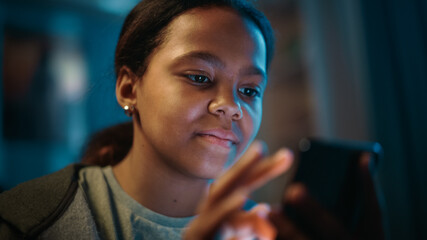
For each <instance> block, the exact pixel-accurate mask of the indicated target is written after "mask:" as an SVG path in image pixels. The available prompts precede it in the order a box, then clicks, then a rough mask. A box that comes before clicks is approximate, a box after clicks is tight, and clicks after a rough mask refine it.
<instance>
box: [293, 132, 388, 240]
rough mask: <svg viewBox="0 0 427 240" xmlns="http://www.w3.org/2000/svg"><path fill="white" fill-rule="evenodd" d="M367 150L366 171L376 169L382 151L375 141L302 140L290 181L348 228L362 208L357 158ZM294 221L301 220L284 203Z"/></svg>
mask: <svg viewBox="0 0 427 240" xmlns="http://www.w3.org/2000/svg"><path fill="white" fill-rule="evenodd" d="M364 152H369V153H371V154H370V155H371V158H372V159H371V161H370V166H369V168H370V172H371V174H373V173H375V172H376V169H377V167H378V163H379V161H380V159H381V158H382V156H383V150H382V147H381V145H380V144H379V143H377V142H358V141H339V140H335V141H326V140H320V139H302V140H301V141H300V143H299V156H298V158H299V161H298V166H297V170H296V174H295V177H294V180H293V181H294V182H300V183H303V184H304V185H305V186H306V188H307V189H308V192H309V194H310V196H312V197H313V198H314V199H315V200H317V202H318V203H320V205H322V206H323V207H324V208H325V209H326V210H328V211H329V212H330V213H331V214H333V215H335V217H336V218H337V219H338V220H339V221H341V222H342V223H343V224H344V225H345V227H346V228H347V229H348V230H349V231H350V232H352V231H354V228H355V226H356V224H357V222H358V220H359V217H360V213H361V210H362V208H363V205H362V198H363V189H362V187H363V186H362V182H361V179H360V177H359V174H358V171H359V164H358V160H359V158H360V156H361V154H362V153H364ZM285 211H286V214H287V215H288V216H289V217H290V218H292V219H293V220H294V221H296V222H297V224H298V222H299V221H301V219H299V218H298V216H296V215H297V214H296V213H295V212H294V211H293V210H292V209H288V208H286V206H285Z"/></svg>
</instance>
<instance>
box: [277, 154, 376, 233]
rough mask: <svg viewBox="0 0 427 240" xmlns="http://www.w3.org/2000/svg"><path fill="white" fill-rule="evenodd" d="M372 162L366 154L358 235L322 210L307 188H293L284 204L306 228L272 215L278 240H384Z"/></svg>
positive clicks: (361, 167)
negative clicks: (371, 169) (294, 212)
mask: <svg viewBox="0 0 427 240" xmlns="http://www.w3.org/2000/svg"><path fill="white" fill-rule="evenodd" d="M369 161H370V155H369V154H363V155H362V157H361V158H360V161H359V172H358V173H359V177H360V179H361V181H362V188H363V199H362V205H363V210H362V213H361V216H360V220H359V221H358V222H357V225H356V228H355V231H354V232H350V231H349V230H348V229H346V228H345V227H344V226H343V224H342V223H341V222H340V221H339V220H338V219H336V218H335V217H334V216H333V215H331V214H330V213H329V212H328V211H326V210H325V209H324V208H322V206H320V205H319V204H318V203H317V202H316V201H315V200H314V199H313V198H312V197H311V196H310V194H309V192H308V191H307V189H306V188H305V187H304V185H302V184H293V185H291V186H290V187H289V188H288V190H287V191H286V193H285V196H284V202H285V203H286V204H287V205H288V206H290V207H292V209H294V210H295V211H296V212H297V214H298V216H299V217H300V218H301V220H302V221H303V223H304V225H303V227H302V226H301V225H298V226H297V225H296V224H295V223H293V222H292V221H291V220H290V219H289V218H288V217H287V216H286V215H284V214H282V211H281V210H276V211H274V212H273V213H271V214H270V219H271V221H272V222H273V224H274V225H275V226H276V228H277V229H278V239H384V234H383V231H382V225H381V213H380V207H379V204H378V201H377V198H376V194H375V190H374V184H373V181H372V178H371V175H370V173H369Z"/></svg>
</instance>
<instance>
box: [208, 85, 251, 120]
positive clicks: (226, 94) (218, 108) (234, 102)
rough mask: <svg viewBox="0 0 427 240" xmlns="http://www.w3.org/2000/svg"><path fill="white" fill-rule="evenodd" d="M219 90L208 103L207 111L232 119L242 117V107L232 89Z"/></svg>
mask: <svg viewBox="0 0 427 240" xmlns="http://www.w3.org/2000/svg"><path fill="white" fill-rule="evenodd" d="M219 92H220V94H217V96H216V98H215V99H213V100H212V101H211V102H210V103H209V106H208V110H209V112H210V113H212V114H214V115H217V116H222V117H228V118H231V120H233V121H237V120H240V119H242V117H243V112H242V108H241V106H240V103H239V99H238V96H236V94H235V93H234V91H230V90H222V91H219Z"/></svg>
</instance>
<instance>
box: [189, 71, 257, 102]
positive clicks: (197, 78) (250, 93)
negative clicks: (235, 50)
mask: <svg viewBox="0 0 427 240" xmlns="http://www.w3.org/2000/svg"><path fill="white" fill-rule="evenodd" d="M186 77H187V78H188V79H190V80H191V81H192V82H194V84H196V85H207V84H210V83H212V80H211V79H210V78H209V77H207V76H205V75H201V74H188V75H186ZM238 91H239V93H241V94H243V95H244V96H245V97H248V98H255V97H260V96H261V92H260V91H259V90H257V89H256V88H251V87H242V88H239V89H238Z"/></svg>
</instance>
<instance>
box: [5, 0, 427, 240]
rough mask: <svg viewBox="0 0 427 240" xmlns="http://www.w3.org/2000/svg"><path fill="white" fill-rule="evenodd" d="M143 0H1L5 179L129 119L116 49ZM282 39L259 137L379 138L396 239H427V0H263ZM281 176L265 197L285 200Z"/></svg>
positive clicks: (272, 141) (272, 144) (56, 159)
mask: <svg viewBox="0 0 427 240" xmlns="http://www.w3.org/2000/svg"><path fill="white" fill-rule="evenodd" d="M137 2H138V1H137V0H56V1H53V0H32V1H30V0H1V1H0V46H1V48H0V66H1V68H0V73H1V74H0V82H1V84H0V187H1V188H2V189H3V190H7V189H9V188H11V187H13V186H15V185H17V184H19V183H21V182H23V181H26V180H29V179H32V178H35V177H38V176H41V175H44V174H47V173H51V172H53V171H56V170H58V169H60V168H62V167H64V166H66V165H68V164H71V163H74V162H78V161H79V158H80V157H81V148H82V146H84V144H85V141H86V139H87V137H88V136H90V135H91V134H93V133H94V132H96V131H98V130H100V129H102V128H104V127H107V126H110V125H113V124H117V123H119V122H123V121H126V120H129V119H128V118H127V117H126V116H125V115H124V114H123V111H122V109H121V108H120V107H119V106H118V104H117V103H116V100H115V93H114V86H115V76H114V65H113V61H114V59H113V56H114V50H115V44H116V41H117V38H118V34H119V31H120V27H121V24H122V22H123V20H124V17H125V16H126V14H127V13H128V12H129V11H130V9H131V8H132V7H133V6H134V5H135V4H136V3H137ZM256 5H258V6H259V8H260V9H261V10H263V11H264V12H265V14H266V15H267V17H268V18H269V19H270V20H271V23H272V25H273V28H274V29H275V31H276V32H275V33H276V37H277V47H276V58H275V60H274V61H273V65H272V68H271V71H270V79H269V87H268V89H267V92H266V95H265V100H264V118H263V124H262V127H261V130H260V133H259V138H260V139H263V140H264V141H266V142H267V144H268V145H269V148H270V151H271V152H273V151H275V150H277V149H278V148H280V147H282V146H288V147H291V148H295V147H296V146H297V143H298V140H299V139H300V138H302V137H305V136H316V137H322V138H326V139H352V140H364V141H378V142H380V143H381V144H382V146H383V148H384V151H385V157H384V160H383V161H382V162H381V163H380V165H379V169H378V176H377V178H378V182H379V185H380V188H381V191H382V193H383V195H384V198H383V199H382V204H383V206H384V213H385V215H384V219H385V223H386V225H387V237H388V239H427V232H426V231H425V229H426V227H427V206H426V205H427V186H426V185H425V184H427V163H426V162H427V157H426V156H427V154H426V152H425V148H426V147H425V145H426V144H427V141H426V139H425V136H427V126H426V124H427V97H426V96H427V95H426V94H425V93H426V92H427V1H425V0H408V1H399V0H389V1H386V0H355V1H353V0H322V1H310V0H299V1H297V0H259V1H257V2H256ZM288 178H289V177H288V176H282V177H280V178H278V179H277V180H275V181H273V182H271V183H269V184H268V185H267V186H265V187H264V188H262V189H260V190H259V191H257V192H256V193H255V194H254V198H255V199H256V200H260V201H261V200H262V201H267V202H271V203H274V202H278V201H279V199H280V196H281V194H282V192H283V188H284V187H285V183H286V181H287V180H288Z"/></svg>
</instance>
